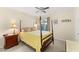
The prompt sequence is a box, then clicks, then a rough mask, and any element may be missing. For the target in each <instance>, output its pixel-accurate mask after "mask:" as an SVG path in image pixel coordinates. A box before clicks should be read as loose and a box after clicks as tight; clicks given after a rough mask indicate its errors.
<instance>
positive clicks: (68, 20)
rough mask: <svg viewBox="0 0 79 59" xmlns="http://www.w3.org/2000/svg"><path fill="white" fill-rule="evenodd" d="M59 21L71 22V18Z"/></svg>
mask: <svg viewBox="0 0 79 59" xmlns="http://www.w3.org/2000/svg"><path fill="white" fill-rule="evenodd" d="M61 22H71V19H63V20H61Z"/></svg>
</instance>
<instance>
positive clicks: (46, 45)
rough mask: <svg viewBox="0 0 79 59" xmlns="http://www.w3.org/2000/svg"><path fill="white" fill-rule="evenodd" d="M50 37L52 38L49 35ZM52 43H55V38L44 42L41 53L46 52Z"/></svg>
mask: <svg viewBox="0 0 79 59" xmlns="http://www.w3.org/2000/svg"><path fill="white" fill-rule="evenodd" d="M49 36H51V35H49ZM49 36H48V37H49ZM43 40H44V39H43ZM52 42H53V43H54V40H53V36H51V37H49V38H48V39H47V40H46V41H44V42H43V44H42V48H41V51H42V52H43V51H45V50H46V48H47V47H48V46H49V45H50V44H51V43H52Z"/></svg>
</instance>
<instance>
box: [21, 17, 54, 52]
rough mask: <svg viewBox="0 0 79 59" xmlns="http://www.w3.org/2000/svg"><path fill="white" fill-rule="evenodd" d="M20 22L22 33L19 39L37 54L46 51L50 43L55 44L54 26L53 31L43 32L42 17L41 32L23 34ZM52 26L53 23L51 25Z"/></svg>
mask: <svg viewBox="0 0 79 59" xmlns="http://www.w3.org/2000/svg"><path fill="white" fill-rule="evenodd" d="M21 24H22V23H21V20H20V33H19V37H20V39H21V41H22V42H24V43H25V44H27V45H28V46H30V47H32V48H33V49H34V50H35V51H36V52H41V51H45V49H46V48H47V47H48V46H49V44H50V43H52V42H53V44H54V37H53V26H52V27H51V28H52V31H51V32H50V31H42V26H41V17H40V30H36V31H29V32H25V31H23V32H22V26H21ZM51 24H52V23H51Z"/></svg>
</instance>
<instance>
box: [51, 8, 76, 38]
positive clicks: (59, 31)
mask: <svg viewBox="0 0 79 59" xmlns="http://www.w3.org/2000/svg"><path fill="white" fill-rule="evenodd" d="M53 11H54V12H53V13H52V14H51V20H54V19H58V24H54V27H53V29H54V37H55V39H60V40H74V34H75V32H74V8H64V7H63V8H54V10H53ZM62 19H71V22H64V23H63V22H61V20H62Z"/></svg>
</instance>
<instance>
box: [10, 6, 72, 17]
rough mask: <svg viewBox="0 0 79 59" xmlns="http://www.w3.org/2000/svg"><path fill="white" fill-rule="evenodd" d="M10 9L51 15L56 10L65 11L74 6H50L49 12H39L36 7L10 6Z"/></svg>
mask: <svg viewBox="0 0 79 59" xmlns="http://www.w3.org/2000/svg"><path fill="white" fill-rule="evenodd" d="M9 8H10V9H13V10H16V11H20V12H24V13H27V14H29V15H33V16H35V15H45V16H46V15H49V14H53V13H54V12H64V11H69V10H72V9H73V8H72V7H50V8H49V9H48V11H47V13H43V12H38V13H36V11H38V9H36V8H35V7H9Z"/></svg>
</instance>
